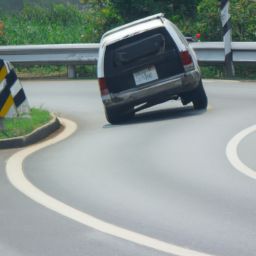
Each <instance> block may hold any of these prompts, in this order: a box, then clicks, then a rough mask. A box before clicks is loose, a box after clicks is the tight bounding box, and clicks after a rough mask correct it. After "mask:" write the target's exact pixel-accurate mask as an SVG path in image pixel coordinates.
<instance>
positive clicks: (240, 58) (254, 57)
mask: <svg viewBox="0 0 256 256" xmlns="http://www.w3.org/2000/svg"><path fill="white" fill-rule="evenodd" d="M191 46H192V47H193V48H194V50H195V52H196V55H197V58H198V62H199V64H208V65H210V64H224V61H225V55H224V43H223V42H200V43H191ZM232 52H233V62H235V63H256V42H233V43H232Z"/></svg>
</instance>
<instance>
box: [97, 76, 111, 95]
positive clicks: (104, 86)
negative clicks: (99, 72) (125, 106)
mask: <svg viewBox="0 0 256 256" xmlns="http://www.w3.org/2000/svg"><path fill="white" fill-rule="evenodd" d="M98 81H99V86H100V93H101V95H102V96H105V95H108V94H109V91H108V88H107V84H106V79H105V78H99V80H98Z"/></svg>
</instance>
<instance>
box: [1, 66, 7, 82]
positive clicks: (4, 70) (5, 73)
mask: <svg viewBox="0 0 256 256" xmlns="http://www.w3.org/2000/svg"><path fill="white" fill-rule="evenodd" d="M7 74H8V70H7V68H6V66H3V67H2V68H1V69H0V83H1V82H2V81H3V80H4V79H5V77H6V76H7Z"/></svg>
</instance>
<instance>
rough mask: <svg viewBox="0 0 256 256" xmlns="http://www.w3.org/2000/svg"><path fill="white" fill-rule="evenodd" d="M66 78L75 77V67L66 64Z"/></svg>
mask: <svg viewBox="0 0 256 256" xmlns="http://www.w3.org/2000/svg"><path fill="white" fill-rule="evenodd" d="M68 78H76V67H75V66H74V65H68Z"/></svg>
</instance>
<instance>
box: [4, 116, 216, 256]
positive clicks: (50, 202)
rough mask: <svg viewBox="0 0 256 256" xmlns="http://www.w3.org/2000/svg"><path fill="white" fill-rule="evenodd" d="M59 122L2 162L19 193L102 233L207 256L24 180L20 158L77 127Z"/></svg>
mask: <svg viewBox="0 0 256 256" xmlns="http://www.w3.org/2000/svg"><path fill="white" fill-rule="evenodd" d="M61 122H62V124H63V125H64V127H65V129H64V131H63V132H62V133H60V134H59V135H57V136H56V137H55V138H53V139H51V140H48V141H45V142H42V143H40V144H36V145H32V146H30V147H28V148H26V149H23V150H21V151H19V152H17V153H15V154H14V155H13V156H11V157H10V158H9V159H8V161H7V165H6V173H7V177H8V179H9V181H10V182H11V184H12V185H13V186H14V187H15V188H16V189H18V190H19V191H20V192H22V193H23V194H25V195H26V196H28V197H29V198H31V199H32V200H34V201H36V202H37V203H39V204H41V205H43V206H45V207H46V208H48V209H51V210H53V211H55V212H57V213H59V214H61V215H63V216H65V217H67V218H70V219H72V220H74V221H77V222H79V223H81V224H84V225H86V226H88V227H90V228H93V229H96V230H98V231H101V232H103V233H105V234H108V235H112V236H115V237H118V238H121V239H124V240H127V241H130V242H133V243H136V244H139V245H142V246H145V247H148V248H152V249H155V250H157V251H161V252H165V253H170V254H174V255H177V256H211V255H210V254H207V253H202V252H197V251H194V250H190V249H187V248H183V247H181V246H176V245H174V244H170V243H167V242H163V241H160V240H157V239H155V238H151V237H149V236H145V235H142V234H139V233H136V232H133V231H130V230H127V229H124V228H121V227H118V226H115V225H113V224H110V223H107V222H104V221H102V220H100V219H97V218H95V217H93V216H91V215H89V214H86V213H84V212H81V211H79V210H77V209H74V208H72V207H70V206H69V205H66V204H64V203H63V202H61V201H59V200H57V199H55V198H53V197H51V196H49V195H47V194H46V193H44V192H43V191H41V190H40V189H38V188H37V187H35V186H34V185H33V184H32V183H31V182H30V181H29V180H27V178H26V177H25V175H24V173H23V170H22V163H23V161H24V159H25V158H26V157H28V156H29V155H31V154H33V153H35V152H36V151H38V150H40V149H42V148H45V147H47V146H50V145H52V144H54V143H57V142H59V141H61V140H64V139H65V138H67V137H68V136H70V135H71V134H72V133H73V132H75V130H76V129H77V126H76V124H75V123H73V122H71V121H69V120H66V119H61ZM202 239H203V238H202Z"/></svg>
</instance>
